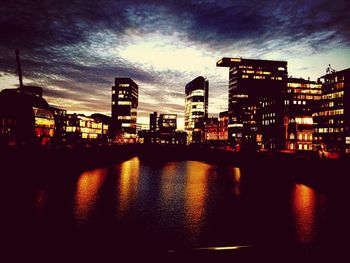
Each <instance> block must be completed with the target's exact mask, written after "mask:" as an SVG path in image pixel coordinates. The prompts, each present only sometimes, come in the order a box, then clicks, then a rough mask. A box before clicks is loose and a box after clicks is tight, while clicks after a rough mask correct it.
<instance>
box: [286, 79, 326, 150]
mask: <svg viewBox="0 0 350 263" xmlns="http://www.w3.org/2000/svg"><path fill="white" fill-rule="evenodd" d="M321 88H322V85H321V84H320V83H316V82H315V81H310V80H305V79H302V78H299V79H298V78H288V79H287V87H286V89H285V91H284V103H283V104H284V109H283V112H284V131H285V137H286V145H285V149H288V150H292V151H300V150H302V151H305V150H306V151H311V150H313V129H314V122H313V118H312V113H314V112H315V111H316V110H317V108H318V106H319V102H320V99H321V92H322V90H321Z"/></svg>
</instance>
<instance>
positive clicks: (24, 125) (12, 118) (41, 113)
mask: <svg viewBox="0 0 350 263" xmlns="http://www.w3.org/2000/svg"><path fill="white" fill-rule="evenodd" d="M54 132H55V119H54V115H53V112H52V110H51V108H50V106H49V104H48V103H47V102H46V100H45V99H44V98H42V88H41V87H36V86H22V87H20V88H18V89H5V90H2V91H1V92H0V145H3V146H25V145H33V144H34V145H35V144H37V145H48V144H49V143H50V141H51V139H52V137H53V136H54Z"/></svg>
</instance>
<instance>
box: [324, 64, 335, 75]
mask: <svg viewBox="0 0 350 263" xmlns="http://www.w3.org/2000/svg"><path fill="white" fill-rule="evenodd" d="M335 72H336V71H335V69H333V68H332V67H331V64H328V67H327V68H326V74H332V73H335Z"/></svg>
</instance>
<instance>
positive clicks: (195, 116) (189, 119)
mask: <svg viewBox="0 0 350 263" xmlns="http://www.w3.org/2000/svg"><path fill="white" fill-rule="evenodd" d="M208 88H209V81H208V80H206V79H205V78H203V77H202V76H199V77H197V78H195V79H194V80H192V81H191V82H190V83H188V84H187V85H186V87H185V94H186V98H185V131H186V132H187V142H188V143H201V142H204V120H205V119H206V118H207V117H208Z"/></svg>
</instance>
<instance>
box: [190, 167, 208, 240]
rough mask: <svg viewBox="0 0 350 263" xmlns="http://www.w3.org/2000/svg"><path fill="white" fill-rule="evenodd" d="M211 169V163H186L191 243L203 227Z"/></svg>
mask: <svg viewBox="0 0 350 263" xmlns="http://www.w3.org/2000/svg"><path fill="white" fill-rule="evenodd" d="M209 169H210V165H208V164H205V163H201V162H196V161H188V162H187V165H186V176H187V177H186V181H185V216H186V217H185V219H186V226H187V228H188V231H189V232H190V235H189V236H191V239H192V240H189V242H190V243H191V242H195V240H196V239H197V238H198V235H199V233H200V232H201V230H202V228H203V223H204V218H205V206H206V199H207V191H208V185H207V184H208V178H207V177H208V172H209Z"/></svg>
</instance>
